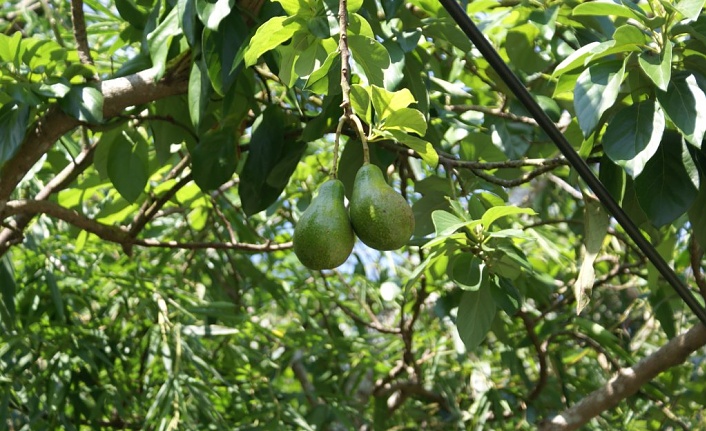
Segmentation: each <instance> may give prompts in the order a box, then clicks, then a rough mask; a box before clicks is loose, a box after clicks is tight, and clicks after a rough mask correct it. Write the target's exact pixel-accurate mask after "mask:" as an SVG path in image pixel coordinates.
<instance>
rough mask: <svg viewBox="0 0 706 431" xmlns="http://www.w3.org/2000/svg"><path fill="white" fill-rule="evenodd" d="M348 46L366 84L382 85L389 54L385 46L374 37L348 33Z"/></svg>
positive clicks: (388, 63) (388, 64)
mask: <svg viewBox="0 0 706 431" xmlns="http://www.w3.org/2000/svg"><path fill="white" fill-rule="evenodd" d="M348 46H349V47H350V49H351V53H352V54H353V60H354V61H355V62H356V64H358V66H360V68H361V69H362V71H363V73H364V74H365V78H366V79H367V81H368V85H378V86H382V85H383V84H384V82H385V75H384V71H385V69H387V68H388V67H389V66H390V55H389V54H388V53H387V50H386V49H385V47H384V46H382V44H381V43H380V42H378V41H376V40H375V39H372V38H369V37H366V36H359V35H350V36H349V37H348Z"/></svg>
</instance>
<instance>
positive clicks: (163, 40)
mask: <svg viewBox="0 0 706 431" xmlns="http://www.w3.org/2000/svg"><path fill="white" fill-rule="evenodd" d="M178 12H179V8H176V7H175V8H172V10H171V11H170V12H169V14H168V15H167V16H166V17H165V18H164V21H162V22H160V23H159V25H158V26H157V28H155V29H154V31H153V32H151V33H150V34H149V35H147V46H148V47H149V51H150V57H151V58H152V64H153V65H154V67H155V69H156V73H155V75H156V77H157V79H159V78H161V77H162V76H163V75H164V72H165V70H166V67H167V56H168V55H169V47H170V45H171V43H172V39H173V38H174V37H175V36H178V35H179V34H181V28H180V26H179V13H178Z"/></svg>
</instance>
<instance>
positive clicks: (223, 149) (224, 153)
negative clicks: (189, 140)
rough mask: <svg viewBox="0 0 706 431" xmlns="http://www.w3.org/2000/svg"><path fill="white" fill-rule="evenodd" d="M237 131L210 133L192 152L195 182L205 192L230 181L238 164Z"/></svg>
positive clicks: (226, 129)
mask: <svg viewBox="0 0 706 431" xmlns="http://www.w3.org/2000/svg"><path fill="white" fill-rule="evenodd" d="M236 146H237V140H236V131H235V130H234V129H233V128H230V127H224V128H222V129H220V130H216V131H208V132H207V133H205V134H204V135H203V136H201V139H200V140H199V142H198V143H197V144H196V146H195V147H194V148H193V149H192V150H191V170H192V175H193V177H194V182H195V183H196V184H197V185H198V186H199V187H200V188H201V190H203V191H208V190H214V189H217V188H218V187H220V186H221V185H222V184H223V183H225V182H226V181H228V180H230V179H231V177H232V176H233V173H235V168H236V166H237V164H238V153H237V148H236Z"/></svg>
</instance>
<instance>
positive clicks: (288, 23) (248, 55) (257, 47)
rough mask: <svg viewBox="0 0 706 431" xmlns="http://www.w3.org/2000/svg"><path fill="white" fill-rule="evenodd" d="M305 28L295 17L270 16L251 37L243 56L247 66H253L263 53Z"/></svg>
mask: <svg viewBox="0 0 706 431" xmlns="http://www.w3.org/2000/svg"><path fill="white" fill-rule="evenodd" d="M303 28H304V26H303V25H302V23H301V22H300V21H299V20H297V19H296V18H294V17H284V16H276V17H274V18H270V19H269V20H268V21H267V22H265V23H264V24H262V25H261V26H260V27H258V28H257V31H256V32H255V35H254V36H253V37H252V39H250V42H249V43H248V46H247V48H246V49H245V54H244V57H243V59H244V60H245V66H246V67H250V66H252V65H253V64H255V63H256V62H257V60H258V59H259V58H260V56H261V55H262V54H264V53H266V52H268V51H270V50H272V49H274V48H276V47H277V46H279V45H281V44H282V43H284V42H286V41H288V40H289V39H291V38H292V36H293V35H294V34H295V33H296V32H297V31H300V30H302V29H303Z"/></svg>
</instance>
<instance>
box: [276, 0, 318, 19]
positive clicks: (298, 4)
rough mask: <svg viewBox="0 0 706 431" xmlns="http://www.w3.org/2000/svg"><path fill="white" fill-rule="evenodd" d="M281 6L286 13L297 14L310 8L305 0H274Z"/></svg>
mask: <svg viewBox="0 0 706 431" xmlns="http://www.w3.org/2000/svg"><path fill="white" fill-rule="evenodd" d="M274 1H276V2H277V3H279V4H280V6H282V9H284V11H285V12H287V15H290V16H291V15H298V14H302V13H305V12H307V10H309V9H310V7H309V5H308V4H307V2H306V1H305V0H274Z"/></svg>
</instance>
